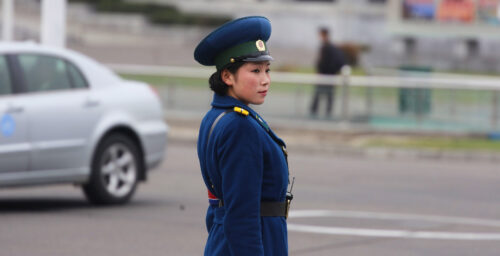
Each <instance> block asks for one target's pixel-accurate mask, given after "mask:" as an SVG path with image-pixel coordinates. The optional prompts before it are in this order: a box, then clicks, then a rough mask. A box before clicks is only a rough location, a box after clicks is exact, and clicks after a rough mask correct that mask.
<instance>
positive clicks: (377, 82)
mask: <svg viewBox="0 0 500 256" xmlns="http://www.w3.org/2000/svg"><path fill="white" fill-rule="evenodd" d="M107 66H108V67H110V68H111V69H113V70H114V71H116V72H118V73H129V74H139V75H141V74H142V75H163V76H171V77H184V78H201V79H208V77H210V75H211V74H212V73H213V72H214V71H215V70H214V69H213V68H204V67H199V68H195V67H174V66H147V65H124V64H108V65H107ZM341 73H342V74H341V75H317V74H300V73H290V72H276V71H273V72H272V75H271V78H272V81H273V82H278V83H283V84H285V85H287V84H288V85H293V84H306V85H315V84H326V85H328V84H330V85H337V86H339V87H341V88H342V90H341V93H340V95H339V96H340V118H341V119H342V120H343V121H347V122H349V120H350V117H351V114H350V104H351V103H350V96H349V90H347V88H349V87H365V88H427V89H451V90H471V91H472V90H474V91H489V92H492V97H491V98H490V100H491V101H490V102H489V103H487V104H489V105H490V107H488V108H487V111H488V112H489V114H487V116H489V118H488V119H489V127H490V129H496V128H497V126H498V121H499V119H500V77H494V76H480V75H458V74H448V73H435V72H427V73H426V72H409V71H399V70H389V69H370V73H372V74H383V75H369V76H357V75H351V68H350V67H349V66H345V67H344V68H343V69H342V72H341ZM370 91H371V90H370ZM484 103H485V102H484V101H483V102H482V104H484ZM456 104H457V103H456V102H455V100H452V103H451V107H450V109H452V111H451V112H452V113H457V112H458V111H456V110H455V105H456ZM373 105H374V100H373V95H372V93H371V92H368V94H367V97H366V99H365V106H366V112H367V115H371V111H372V108H373ZM469 121H470V122H474V121H471V120H469Z"/></svg>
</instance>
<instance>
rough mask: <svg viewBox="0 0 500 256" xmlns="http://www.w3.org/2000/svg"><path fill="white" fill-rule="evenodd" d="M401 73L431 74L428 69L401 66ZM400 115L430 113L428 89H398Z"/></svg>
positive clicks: (429, 93) (430, 70)
mask: <svg viewBox="0 0 500 256" xmlns="http://www.w3.org/2000/svg"><path fill="white" fill-rule="evenodd" d="M399 70H401V71H411V72H422V73H431V72H432V68H430V67H418V66H401V67H400V68H399ZM398 107H399V113H400V114H406V113H409V114H417V115H422V114H429V113H430V112H431V90H430V89H428V88H400V89H399V104H398Z"/></svg>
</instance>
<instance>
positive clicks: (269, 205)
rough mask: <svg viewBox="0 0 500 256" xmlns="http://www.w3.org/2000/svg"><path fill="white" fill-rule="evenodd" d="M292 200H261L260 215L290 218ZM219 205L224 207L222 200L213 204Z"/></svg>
mask: <svg viewBox="0 0 500 256" xmlns="http://www.w3.org/2000/svg"><path fill="white" fill-rule="evenodd" d="M290 201H291V200H288V198H287V200H286V201H285V202H260V216H262V217H286V218H288V210H289V209H290ZM211 205H213V206H217V207H224V204H223V203H222V201H219V203H217V204H212V203H211Z"/></svg>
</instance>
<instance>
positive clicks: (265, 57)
mask: <svg viewBox="0 0 500 256" xmlns="http://www.w3.org/2000/svg"><path fill="white" fill-rule="evenodd" d="M272 60H274V59H273V57H271V55H261V56H259V57H249V58H245V59H243V61H245V62H261V61H272Z"/></svg>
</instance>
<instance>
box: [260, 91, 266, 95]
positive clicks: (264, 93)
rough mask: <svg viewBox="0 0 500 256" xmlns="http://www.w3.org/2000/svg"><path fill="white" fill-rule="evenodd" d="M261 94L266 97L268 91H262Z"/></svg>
mask: <svg viewBox="0 0 500 256" xmlns="http://www.w3.org/2000/svg"><path fill="white" fill-rule="evenodd" d="M259 94H260V95H262V96H266V95H267V90H266V91H260V92H259Z"/></svg>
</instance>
